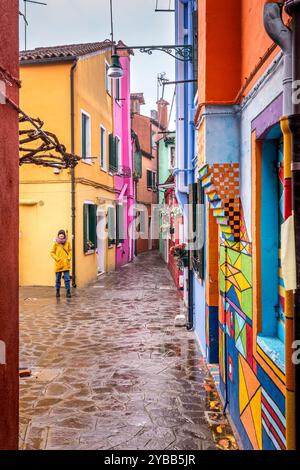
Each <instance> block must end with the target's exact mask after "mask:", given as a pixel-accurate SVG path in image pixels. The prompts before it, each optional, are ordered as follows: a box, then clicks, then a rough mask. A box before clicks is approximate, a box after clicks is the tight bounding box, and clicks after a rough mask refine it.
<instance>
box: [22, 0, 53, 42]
mask: <svg viewBox="0 0 300 470" xmlns="http://www.w3.org/2000/svg"><path fill="white" fill-rule="evenodd" d="M23 2H24V13H22V12H21V11H19V14H20V16H22V17H23V19H24V28H25V30H24V39H25V44H24V45H25V51H27V28H28V26H29V25H28V21H27V3H34V4H35V5H43V6H46V5H47V3H45V2H38V1H36V0H23Z"/></svg>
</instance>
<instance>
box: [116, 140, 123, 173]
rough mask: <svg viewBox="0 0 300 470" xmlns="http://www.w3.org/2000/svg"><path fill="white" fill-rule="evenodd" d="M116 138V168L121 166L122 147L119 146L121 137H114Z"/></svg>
mask: <svg viewBox="0 0 300 470" xmlns="http://www.w3.org/2000/svg"><path fill="white" fill-rule="evenodd" d="M115 140H116V161H117V169H120V168H121V166H122V147H121V139H120V138H119V137H115Z"/></svg>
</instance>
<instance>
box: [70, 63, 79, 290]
mask: <svg viewBox="0 0 300 470" xmlns="http://www.w3.org/2000/svg"><path fill="white" fill-rule="evenodd" d="M76 66H77V59H76V60H75V61H74V63H73V65H72V67H71V72H70V83H71V152H72V153H75V126H74V115H75V111H74V109H75V108H74V73H75V69H76ZM71 207H72V209H71V212H72V286H73V287H74V288H76V287H77V285H76V224H75V221H76V189H75V168H72V169H71Z"/></svg>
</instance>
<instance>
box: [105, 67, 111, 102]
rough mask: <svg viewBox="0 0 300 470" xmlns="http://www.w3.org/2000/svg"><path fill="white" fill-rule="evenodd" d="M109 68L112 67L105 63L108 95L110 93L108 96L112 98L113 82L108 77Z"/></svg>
mask: <svg viewBox="0 0 300 470" xmlns="http://www.w3.org/2000/svg"><path fill="white" fill-rule="evenodd" d="M109 67H110V65H109V64H108V63H107V62H106V63H105V83H106V93H108V94H109V95H110V96H111V95H112V80H111V78H110V77H109V76H108V75H107V73H108V69H109Z"/></svg>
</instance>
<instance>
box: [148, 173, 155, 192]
mask: <svg viewBox="0 0 300 470" xmlns="http://www.w3.org/2000/svg"><path fill="white" fill-rule="evenodd" d="M147 188H148V189H151V190H152V191H156V189H157V188H156V173H155V171H151V170H147Z"/></svg>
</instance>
